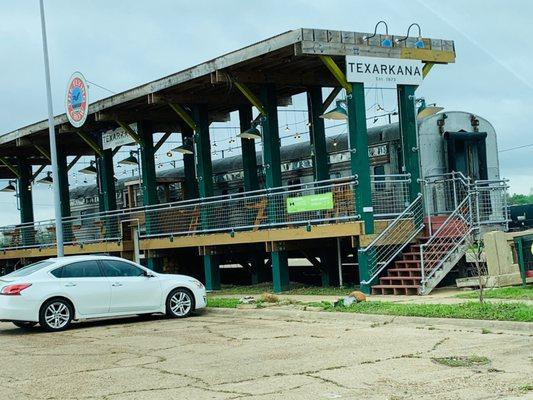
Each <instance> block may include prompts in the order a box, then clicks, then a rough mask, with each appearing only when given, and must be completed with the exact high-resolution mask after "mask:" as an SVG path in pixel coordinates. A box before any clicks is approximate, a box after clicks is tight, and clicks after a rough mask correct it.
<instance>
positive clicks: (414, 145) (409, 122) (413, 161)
mask: <svg viewBox="0 0 533 400" xmlns="http://www.w3.org/2000/svg"><path fill="white" fill-rule="evenodd" d="M416 88H417V87H416V86H413V85H399V86H398V109H399V110H398V111H399V113H398V114H399V115H398V117H399V118H398V120H399V122H400V132H401V137H402V147H403V154H404V161H403V162H404V165H405V172H408V173H409V174H411V182H410V184H409V197H410V199H409V200H410V201H411V202H412V201H414V200H415V199H416V197H417V196H418V193H420V161H419V153H420V152H419V149H418V140H417V124H416V107H415V90H416Z"/></svg>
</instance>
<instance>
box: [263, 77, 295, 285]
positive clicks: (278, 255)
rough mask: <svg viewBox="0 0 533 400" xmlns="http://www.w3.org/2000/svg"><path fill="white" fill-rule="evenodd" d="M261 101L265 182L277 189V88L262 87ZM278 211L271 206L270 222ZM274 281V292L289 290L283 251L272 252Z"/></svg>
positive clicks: (266, 85)
mask: <svg viewBox="0 0 533 400" xmlns="http://www.w3.org/2000/svg"><path fill="white" fill-rule="evenodd" d="M261 101H262V103H263V106H264V107H265V109H266V115H265V116H263V118H262V121H261V123H262V125H263V156H264V163H263V168H264V169H265V175H266V176H265V178H266V179H265V181H266V187H267V188H275V187H279V186H281V185H282V181H281V155H280V147H281V146H280V139H279V127H278V109H277V97H276V86H275V85H274V84H272V83H267V84H265V85H263V86H262V87H261ZM276 211H277V210H276V209H275V208H274V207H272V206H271V205H270V204H269V207H268V220H269V222H276V220H277V218H278V215H277V214H276ZM270 256H271V258H272V281H273V286H274V292H276V293H279V292H282V291H284V290H287V289H288V288H289V264H288V260H287V254H286V253H285V252H284V251H282V250H279V251H278V250H276V251H272V252H271V253H270Z"/></svg>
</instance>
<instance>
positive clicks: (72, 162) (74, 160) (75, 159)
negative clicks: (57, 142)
mask: <svg viewBox="0 0 533 400" xmlns="http://www.w3.org/2000/svg"><path fill="white" fill-rule="evenodd" d="M80 158H81V155H77V156H76V157H74V159H73V160H72V161H71V162H69V163H68V165H67V171H70V170H71V168H72V167H73V166H74V165H75V164H76V163H77V162H78V161H79V159H80Z"/></svg>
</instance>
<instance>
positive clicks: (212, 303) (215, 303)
mask: <svg viewBox="0 0 533 400" xmlns="http://www.w3.org/2000/svg"><path fill="white" fill-rule="evenodd" d="M238 304H239V299H232V298H226V297H208V298H207V307H210V308H237V305H238Z"/></svg>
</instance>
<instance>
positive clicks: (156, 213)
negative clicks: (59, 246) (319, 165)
mask: <svg viewBox="0 0 533 400" xmlns="http://www.w3.org/2000/svg"><path fill="white" fill-rule="evenodd" d="M371 183H372V189H373V206H374V215H375V217H376V218H394V217H396V216H398V215H399V214H401V213H402V212H403V211H404V210H405V208H406V207H407V205H408V202H407V199H408V196H409V192H408V185H409V175H379V176H373V177H372V178H371ZM356 189H357V177H348V178H337V179H329V180H325V181H316V182H311V183H300V184H296V185H289V186H283V187H279V188H275V189H262V190H256V191H249V192H242V193H235V194H227V195H220V196H213V197H209V198H205V199H193V200H185V201H178V202H173V203H165V204H158V205H154V206H149V207H138V208H132V209H121V210H116V211H110V212H105V213H94V214H85V215H80V216H76V217H67V218H63V220H62V223H63V235H64V243H65V244H67V245H69V244H70V245H83V244H89V243H98V242H105V241H120V240H123V238H124V232H123V225H124V222H125V221H129V222H130V224H131V223H134V224H135V225H136V226H137V227H138V228H139V229H138V232H139V237H141V238H147V237H155V236H179V235H197V234H205V233H214V232H232V231H242V230H258V229H265V228H268V227H291V226H297V225H308V224H326V223H336V222H341V221H353V220H357V219H359V215H358V214H357V212H356V204H355V191H356ZM53 245H55V225H54V220H47V221H39V222H34V223H27V224H20V225H13V226H4V227H0V249H4V250H11V249H20V248H30V247H47V246H53Z"/></svg>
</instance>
